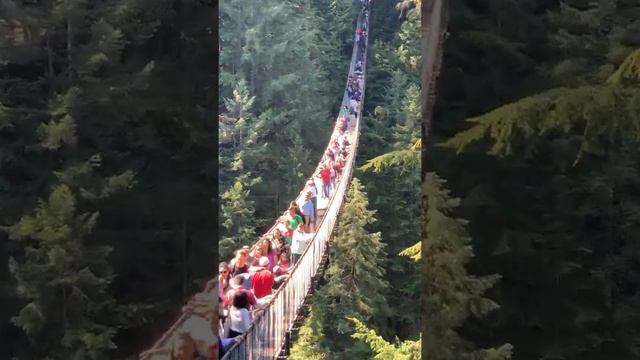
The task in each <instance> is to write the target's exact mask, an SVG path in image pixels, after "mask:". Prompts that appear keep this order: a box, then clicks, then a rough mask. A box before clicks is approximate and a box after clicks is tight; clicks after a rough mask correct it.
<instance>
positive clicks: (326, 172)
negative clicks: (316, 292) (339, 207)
mask: <svg viewBox="0 0 640 360" xmlns="http://www.w3.org/2000/svg"><path fill="white" fill-rule="evenodd" d="M361 1H362V4H363V9H362V17H361V18H362V19H363V21H362V27H360V26H358V28H357V29H356V34H355V37H356V42H357V46H358V51H357V56H356V63H355V66H354V70H353V73H352V74H350V75H349V80H348V85H347V90H346V92H347V99H348V100H347V101H345V102H344V103H343V106H342V108H341V111H340V115H339V116H338V121H337V124H336V129H335V131H334V132H333V134H332V137H331V140H330V141H329V146H328V147H327V150H326V152H325V153H324V155H323V157H322V160H321V161H320V164H319V166H318V168H317V171H316V173H315V174H314V175H313V176H312V177H311V178H310V179H308V181H307V183H306V185H305V188H304V190H303V192H302V194H301V195H302V196H301V197H300V198H299V201H292V202H291V203H290V204H289V207H288V209H287V210H286V211H285V212H284V214H283V215H282V216H280V217H279V218H278V220H277V222H276V224H275V226H274V227H272V229H271V230H270V231H269V233H267V234H265V235H263V236H262V237H261V238H260V239H259V241H258V242H257V244H256V245H255V246H254V247H253V248H251V247H249V246H243V247H242V248H241V249H239V250H237V251H236V252H235V256H234V258H233V259H232V260H231V261H230V262H228V263H227V262H221V263H220V264H219V266H218V277H217V279H213V280H211V281H209V283H207V285H206V286H205V289H204V290H203V292H201V293H199V294H197V295H196V296H194V297H193V298H192V299H191V300H190V301H189V303H187V305H185V307H183V312H185V313H188V314H190V316H189V318H188V319H187V320H186V321H185V322H184V323H182V324H181V325H180V326H179V328H177V329H175V331H173V337H172V338H170V339H169V341H168V342H167V344H166V346H164V347H162V348H161V349H154V350H151V351H149V352H148V353H147V354H145V356H148V355H153V356H152V357H151V359H161V358H162V359H170V360H192V359H198V360H213V359H216V358H222V357H223V356H224V354H225V353H226V352H227V351H228V350H229V349H230V348H231V347H232V346H233V344H234V343H236V342H238V341H240V339H241V338H242V335H243V334H245V333H246V332H247V331H248V330H249V329H250V327H251V325H252V323H253V319H254V317H255V316H256V313H257V312H258V311H260V310H262V309H264V308H265V307H266V306H267V305H268V303H269V301H270V300H271V298H272V296H273V293H274V292H275V291H276V290H277V289H278V288H279V287H280V286H282V284H284V282H285V281H286V280H287V279H288V278H289V277H290V276H291V273H292V269H293V267H294V266H295V265H296V263H297V262H298V261H299V260H300V258H301V257H302V255H303V254H304V252H305V250H306V248H307V246H308V245H309V243H310V242H311V241H312V240H313V238H314V235H315V232H316V230H317V228H316V227H317V225H318V224H319V222H318V221H319V215H318V198H320V199H326V200H327V201H328V200H329V199H330V198H331V196H332V195H333V193H334V192H335V190H336V186H337V185H338V184H339V181H340V179H341V177H342V175H343V172H342V171H343V168H344V166H345V164H346V161H347V158H348V156H349V151H350V146H351V143H350V141H349V138H350V135H352V134H351V132H350V129H351V128H352V126H353V125H354V124H355V120H356V119H357V117H358V114H359V113H360V111H361V102H362V88H363V81H364V80H363V77H364V74H363V68H364V65H363V64H364V61H365V58H364V56H365V46H366V45H365V44H366V36H367V32H366V31H367V23H368V15H369V14H368V12H369V10H368V7H369V1H370V0H361ZM316 179H317V181H318V182H320V183H321V184H322V188H321V192H319V191H318V188H317V185H316ZM216 298H217V299H216ZM215 300H217V302H218V304H219V306H218V309H217V311H215V309H213V308H214V306H212V304H215V302H216V301H215ZM216 328H217V329H218V333H217V334H216V333H215V330H214V329H216Z"/></svg>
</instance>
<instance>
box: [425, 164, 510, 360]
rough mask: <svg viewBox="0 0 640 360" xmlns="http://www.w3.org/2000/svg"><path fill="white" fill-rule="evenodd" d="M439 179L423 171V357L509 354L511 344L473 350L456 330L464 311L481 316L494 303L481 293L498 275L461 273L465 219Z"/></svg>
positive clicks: (466, 250)
mask: <svg viewBox="0 0 640 360" xmlns="http://www.w3.org/2000/svg"><path fill="white" fill-rule="evenodd" d="M444 184H445V182H444V180H442V179H441V178H439V177H438V176H437V175H436V174H434V173H428V174H427V175H426V176H425V180H424V186H423V199H424V203H423V206H424V208H425V224H424V229H423V234H424V237H423V245H422V248H423V251H424V253H423V254H424V255H423V258H422V259H423V260H422V272H423V286H424V293H423V309H425V315H424V317H423V331H422V335H423V339H424V347H423V350H424V354H423V356H424V357H426V358H429V359H509V358H511V350H512V346H511V345H509V344H505V345H502V346H500V347H499V348H498V349H489V350H475V349H474V348H473V346H472V345H471V344H469V343H468V342H467V341H465V340H464V339H463V338H462V337H461V336H460V335H459V334H458V332H457V331H458V330H459V328H460V327H461V326H462V325H463V322H464V320H465V319H466V318H467V317H469V316H475V317H481V316H484V315H485V314H487V313H488V312H490V311H492V310H495V309H496V308H498V305H497V304H496V303H495V302H493V301H492V300H490V299H488V298H485V297H483V294H484V293H485V291H486V290H487V289H489V288H491V287H492V286H493V285H494V284H495V282H496V281H497V280H498V279H499V276H498V275H490V276H482V277H477V276H474V275H470V274H468V273H467V269H466V265H467V263H468V261H469V259H470V258H471V256H473V253H472V249H471V246H470V244H469V242H470V239H469V237H468V235H467V233H466V230H465V224H466V222H465V221H463V220H461V219H458V218H455V217H453V214H452V211H453V210H454V209H455V208H456V207H457V206H458V205H459V203H460V200H459V199H456V198H451V197H450V195H449V191H448V190H446V188H444Z"/></svg>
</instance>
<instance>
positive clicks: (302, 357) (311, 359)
mask: <svg viewBox="0 0 640 360" xmlns="http://www.w3.org/2000/svg"><path fill="white" fill-rule="evenodd" d="M318 309H319V307H318V306H317V305H316V304H315V303H314V304H312V305H311V310H310V311H309V315H308V316H307V318H306V319H305V321H304V324H303V325H302V326H301V327H300V332H299V333H298V340H296V342H295V343H294V344H293V347H292V348H291V354H290V355H289V359H291V360H325V359H329V358H330V357H329V354H328V351H327V349H323V348H322V342H323V341H324V337H325V336H324V333H323V326H322V323H321V322H320V321H319V320H318V316H317V315H316V312H317V311H318Z"/></svg>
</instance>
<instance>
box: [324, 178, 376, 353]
mask: <svg viewBox="0 0 640 360" xmlns="http://www.w3.org/2000/svg"><path fill="white" fill-rule="evenodd" d="M374 214H375V211H373V210H369V209H368V200H367V198H366V194H365V193H364V187H363V186H362V184H361V183H360V180H358V179H357V178H353V179H352V180H351V185H350V186H349V192H348V195H347V199H346V201H345V204H344V208H343V215H342V216H341V218H340V223H339V224H338V229H337V236H336V237H335V239H334V240H333V241H332V246H331V248H330V251H331V253H330V258H331V262H330V264H329V266H328V268H327V270H326V272H325V279H326V284H325V285H324V286H323V287H321V288H320V290H319V291H318V295H317V298H318V300H317V302H318V303H319V306H320V307H321V309H322V311H321V312H317V313H316V315H318V316H319V321H320V322H321V323H322V325H323V333H324V334H325V338H326V341H328V342H329V344H330V345H329V346H327V347H328V348H330V349H331V352H332V353H333V354H334V355H335V356H343V357H345V358H348V357H352V358H353V357H356V358H361V357H362V356H365V355H366V349H363V348H362V347H359V346H354V344H353V342H352V341H349V339H348V338H345V337H344V335H345V334H348V333H351V332H352V331H353V325H352V323H351V322H350V321H348V320H347V317H357V318H359V319H362V320H363V321H366V322H367V323H372V322H373V321H375V319H377V318H379V317H381V316H384V315H385V313H386V308H387V303H386V301H385V297H384V293H383V289H385V288H386V287H387V286H388V283H387V282H386V281H385V280H384V274H385V270H384V268H383V267H382V266H381V263H382V261H381V259H384V257H385V252H384V244H383V243H382V242H381V235H380V233H370V232H369V231H367V227H369V226H370V225H371V224H373V223H374V222H375V218H374ZM320 314H321V315H320ZM320 316H321V317H320ZM363 350H364V351H365V352H363Z"/></svg>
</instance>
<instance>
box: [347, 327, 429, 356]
mask: <svg viewBox="0 0 640 360" xmlns="http://www.w3.org/2000/svg"><path fill="white" fill-rule="evenodd" d="M349 320H351V321H352V322H353V324H354V326H355V327H356V330H355V332H354V333H353V334H352V335H351V337H352V338H354V339H356V340H361V341H364V342H365V343H367V345H369V347H370V348H371V350H372V351H373V353H374V354H375V355H374V356H373V358H372V359H374V360H418V359H421V358H422V357H421V356H422V354H421V346H420V345H421V341H420V340H416V341H410V340H409V341H403V342H401V343H400V342H399V341H397V340H396V344H392V343H389V342H387V341H386V340H385V339H384V338H382V337H381V336H380V335H378V334H377V333H376V332H375V331H374V330H371V329H369V328H368V327H367V326H366V325H365V324H363V323H362V321H360V320H358V319H356V318H350V319H349Z"/></svg>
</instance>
